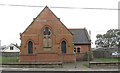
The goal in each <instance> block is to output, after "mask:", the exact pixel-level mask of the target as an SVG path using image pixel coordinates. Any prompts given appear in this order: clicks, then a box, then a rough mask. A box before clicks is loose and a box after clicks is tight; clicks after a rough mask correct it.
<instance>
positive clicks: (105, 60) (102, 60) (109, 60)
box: [94, 58, 120, 62]
mask: <svg viewBox="0 0 120 73" xmlns="http://www.w3.org/2000/svg"><path fill="white" fill-rule="evenodd" d="M94 61H95V62H120V59H118V58H95V59H94Z"/></svg>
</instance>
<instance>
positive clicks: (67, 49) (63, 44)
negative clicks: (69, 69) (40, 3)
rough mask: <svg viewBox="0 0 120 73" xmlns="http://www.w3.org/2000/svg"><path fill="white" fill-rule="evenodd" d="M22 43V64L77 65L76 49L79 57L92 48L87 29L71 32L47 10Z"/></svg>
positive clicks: (34, 21)
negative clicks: (75, 61) (58, 63)
mask: <svg viewBox="0 0 120 73" xmlns="http://www.w3.org/2000/svg"><path fill="white" fill-rule="evenodd" d="M20 39H21V47H20V59H19V60H20V63H40V62H62V61H64V62H74V60H75V55H74V48H76V49H77V52H78V53H84V52H87V51H88V50H89V49H90V48H91V44H90V39H89V36H88V33H87V31H86V29H68V28H67V27H66V26H65V25H64V24H63V23H62V22H61V21H60V19H59V18H58V17H57V16H56V15H55V14H54V13H53V12H52V11H51V10H50V9H49V8H48V7H47V6H46V7H45V8H44V9H43V10H42V11H41V13H40V14H39V15H38V16H37V17H36V18H34V20H33V22H32V23H31V24H30V25H29V26H28V27H27V28H26V30H25V31H24V32H23V33H21V34H20ZM80 59H82V56H81V55H80V54H78V55H77V60H80Z"/></svg>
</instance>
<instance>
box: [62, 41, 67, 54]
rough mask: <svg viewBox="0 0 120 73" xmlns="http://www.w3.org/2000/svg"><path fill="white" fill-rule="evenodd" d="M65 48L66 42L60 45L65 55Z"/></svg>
mask: <svg viewBox="0 0 120 73" xmlns="http://www.w3.org/2000/svg"><path fill="white" fill-rule="evenodd" d="M66 48H67V45H66V42H65V41H62V43H61V50H62V53H66Z"/></svg>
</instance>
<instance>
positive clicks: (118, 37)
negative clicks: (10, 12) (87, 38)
mask: <svg viewBox="0 0 120 73" xmlns="http://www.w3.org/2000/svg"><path fill="white" fill-rule="evenodd" d="M96 38H97V39H96V41H95V44H96V47H119V46H120V29H110V30H108V31H107V32H106V33H105V34H103V35H102V34H97V35H96Z"/></svg>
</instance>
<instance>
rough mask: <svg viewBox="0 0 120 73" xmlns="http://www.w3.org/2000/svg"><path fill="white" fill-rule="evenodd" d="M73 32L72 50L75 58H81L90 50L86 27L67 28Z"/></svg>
mask: <svg viewBox="0 0 120 73" xmlns="http://www.w3.org/2000/svg"><path fill="white" fill-rule="evenodd" d="M69 30H70V31H71V32H72V33H73V44H74V52H76V60H83V57H84V55H85V53H86V52H88V51H91V39H90V36H89V34H88V32H87V29H86V28H81V29H69Z"/></svg>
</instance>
